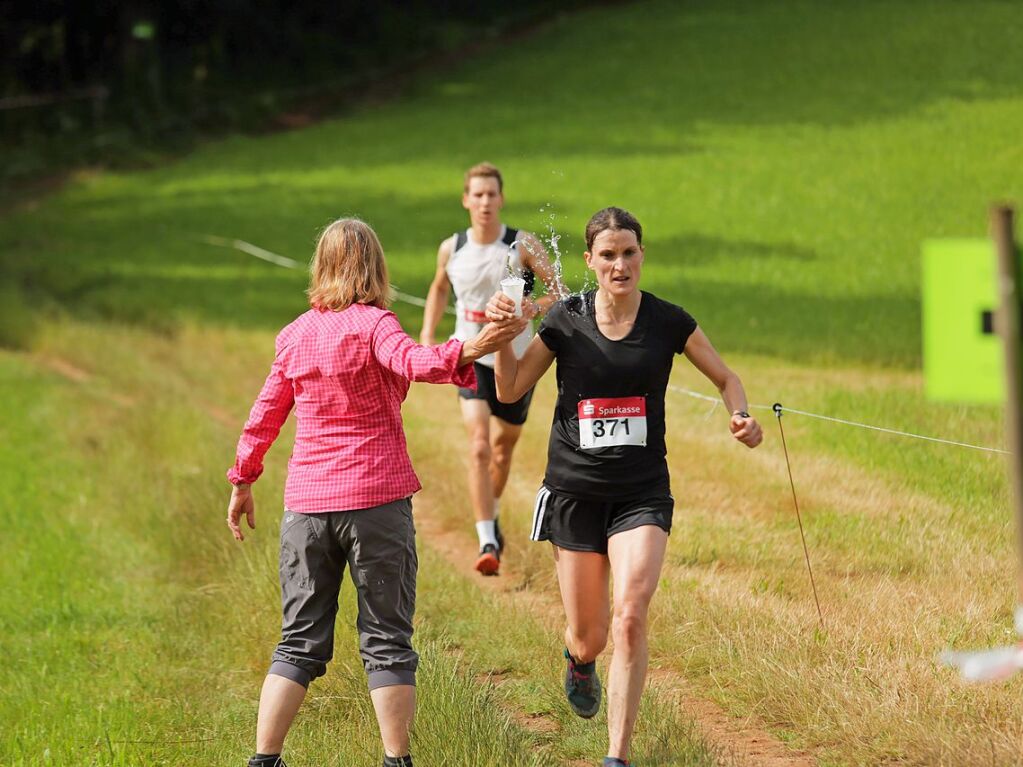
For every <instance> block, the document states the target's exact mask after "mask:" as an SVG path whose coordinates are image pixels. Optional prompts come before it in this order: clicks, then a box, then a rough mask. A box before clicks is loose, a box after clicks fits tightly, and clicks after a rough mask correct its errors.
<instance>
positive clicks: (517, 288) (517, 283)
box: [501, 277, 526, 317]
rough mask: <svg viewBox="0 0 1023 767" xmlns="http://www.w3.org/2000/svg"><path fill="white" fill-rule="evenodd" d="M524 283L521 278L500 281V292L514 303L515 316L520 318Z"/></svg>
mask: <svg viewBox="0 0 1023 767" xmlns="http://www.w3.org/2000/svg"><path fill="white" fill-rule="evenodd" d="M525 286H526V281H525V280H524V279H522V278H521V277H505V278H504V279H503V280H501V292H502V293H504V294H505V295H506V296H508V298H510V299H511V300H512V301H514V302H515V316H516V317H521V316H522V290H523V288H525Z"/></svg>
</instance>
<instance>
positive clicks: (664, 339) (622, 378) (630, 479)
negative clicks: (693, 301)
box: [538, 291, 696, 500]
mask: <svg viewBox="0 0 1023 767" xmlns="http://www.w3.org/2000/svg"><path fill="white" fill-rule="evenodd" d="M595 295H596V291H590V292H589V293H585V294H583V295H581V296H570V297H568V298H566V299H564V300H562V301H559V302H558V303H556V304H554V306H553V307H551V310H550V312H549V313H548V314H547V316H546V317H545V318H544V320H543V323H541V325H540V330H539V331H538V334H539V336H540V338H541V340H542V341H543V342H544V344H545V345H546V346H547V348H548V349H550V350H551V351H552V352H554V354H555V356H556V358H557V380H558V404H557V406H556V407H555V410H554V423H553V424H552V426H551V437H550V443H549V447H548V451H547V473H546V475H545V476H544V484H546V485H547V486H548V487H549V488H550V489H551V490H553V491H554V492H555V493H558V494H559V495H565V496H568V497H571V498H579V499H582V500H605V499H609V498H613V499H615V500H627V499H631V498H635V497H637V496H640V495H646V494H657V493H662V492H663V493H668V492H670V486H669V480H668V463H667V461H666V460H665V454H666V453H667V450H666V448H665V445H664V392H665V390H666V389H667V386H668V376H669V375H670V374H671V365H672V362H673V361H674V356H675V355H676V354H681V353H682V351H683V350H684V349H685V347H686V342H687V341H688V340H689V336H690V335H691V334H692V333H693V331H694V330H696V320H694V319H693V318H692V317H691V316H690V315H689V314H688V313H687V312H686V311H685V310H684V309H682V308H681V307H679V306H675V305H674V304H671V303H668V302H667V301H662V300H661V299H659V298H657V296H655V295H653V294H651V293H646V292H643V294H642V299H641V301H640V304H639V311H638V313H637V314H636V321H635V323H634V324H633V327H632V330H631V332H630V333H629V334H628V335H627V336H626V337H625V338H623V339H621V340H620V341H611V340H610V339H608V338H606V337H605V336H604V334H603V333H601V332H600V330H599V328H598V327H597V321H596V318H595V315H594V305H593V302H594V297H595ZM644 411H645V415H644ZM580 421H582V422H583V423H582V432H581V431H580ZM644 432H645V438H644V436H643V434H644ZM581 440H582V443H583V444H580V441H581Z"/></svg>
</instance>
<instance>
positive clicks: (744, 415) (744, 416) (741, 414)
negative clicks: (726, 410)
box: [732, 410, 750, 418]
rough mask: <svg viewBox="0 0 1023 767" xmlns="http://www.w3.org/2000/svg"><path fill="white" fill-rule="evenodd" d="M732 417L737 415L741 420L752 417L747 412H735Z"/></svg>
mask: <svg viewBox="0 0 1023 767" xmlns="http://www.w3.org/2000/svg"><path fill="white" fill-rule="evenodd" d="M732 415H737V416H739V418H749V417H750V414H749V413H747V412H746V411H745V410H733V411H732Z"/></svg>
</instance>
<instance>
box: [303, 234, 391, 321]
mask: <svg viewBox="0 0 1023 767" xmlns="http://www.w3.org/2000/svg"><path fill="white" fill-rule="evenodd" d="M306 293H307V295H308V296H309V305H310V306H312V307H313V308H314V309H319V310H321V311H334V312H339V311H341V310H342V309H347V308H348V307H349V306H351V305H352V304H369V305H370V306H378V307H380V308H381V309H385V308H387V305H388V304H389V303H390V302H391V285H390V281H389V280H388V276H387V261H385V260H384V249H383V247H382V246H381V245H380V240H379V239H378V238H377V234H376V232H374V231H373V229H372V227H371V226H370V225H369V224H367V223H366V222H365V221H361V220H360V219H357V218H340V219H338V220H337V221H335V222H334V223H332V224H330V225H328V226H327V228H326V229H324V230H323V232H322V233H321V234H320V240H319V242H318V243H317V244H316V253H315V254H314V255H313V261H312V264H311V265H310V267H309V290H307V291H306Z"/></svg>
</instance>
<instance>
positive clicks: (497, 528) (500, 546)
mask: <svg viewBox="0 0 1023 767" xmlns="http://www.w3.org/2000/svg"><path fill="white" fill-rule="evenodd" d="M494 537H495V538H496V539H497V554H498V556H500V555H501V554H504V536H503V535H501V524H500V523H499V522H498V521H497V517H494Z"/></svg>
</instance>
